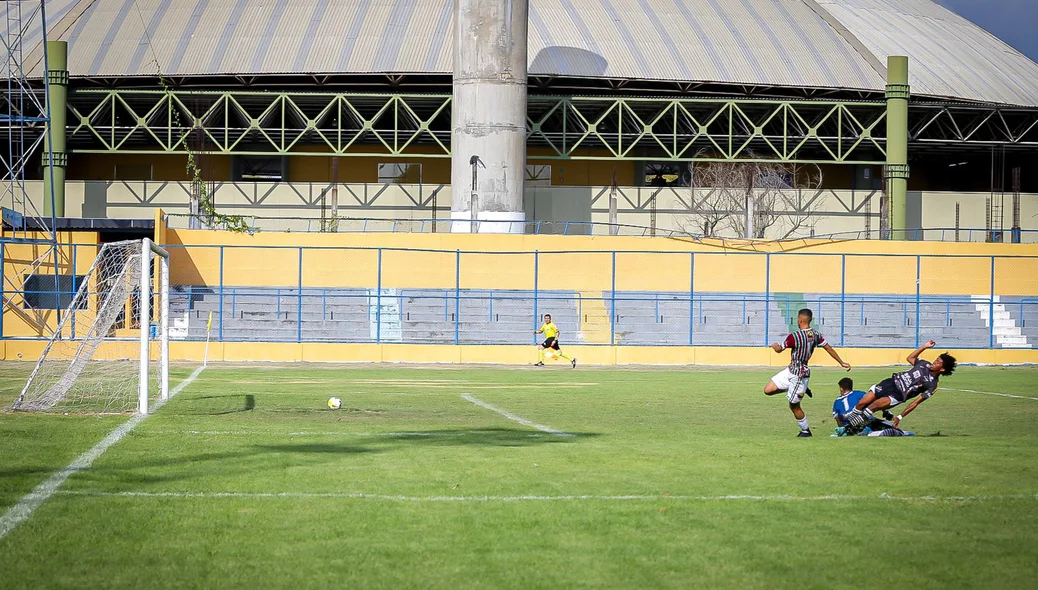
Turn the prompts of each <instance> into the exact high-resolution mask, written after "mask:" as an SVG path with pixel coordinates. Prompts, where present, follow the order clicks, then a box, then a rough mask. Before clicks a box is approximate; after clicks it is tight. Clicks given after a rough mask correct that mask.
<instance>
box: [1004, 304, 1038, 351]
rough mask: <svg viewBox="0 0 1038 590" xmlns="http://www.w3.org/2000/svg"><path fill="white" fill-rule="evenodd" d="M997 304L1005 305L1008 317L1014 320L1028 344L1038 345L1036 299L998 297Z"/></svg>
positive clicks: (1037, 308)
mask: <svg viewBox="0 0 1038 590" xmlns="http://www.w3.org/2000/svg"><path fill="white" fill-rule="evenodd" d="M999 302H1000V303H1002V304H1003V305H1005V308H1006V311H1008V312H1009V317H1011V318H1013V319H1014V320H1016V324H1017V325H1018V326H1020V333H1021V334H1023V335H1024V336H1026V337H1027V340H1028V341H1029V342H1030V343H1032V344H1034V345H1038V298H1035V297H1000V298H999Z"/></svg>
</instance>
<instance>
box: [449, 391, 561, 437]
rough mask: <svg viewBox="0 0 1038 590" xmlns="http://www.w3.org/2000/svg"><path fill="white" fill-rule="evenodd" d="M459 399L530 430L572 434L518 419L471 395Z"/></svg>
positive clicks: (556, 434) (464, 395)
mask: <svg viewBox="0 0 1038 590" xmlns="http://www.w3.org/2000/svg"><path fill="white" fill-rule="evenodd" d="M461 397H462V398H464V399H465V400H466V401H469V402H472V403H474V404H476V405H477V406H479V407H481V408H486V409H488V410H490V411H491V412H497V413H498V414H501V415H502V416H504V417H505V418H508V419H509V420H511V421H513V422H518V423H520V424H522V425H523V426H529V427H530V428H536V429H537V430H540V431H541V432H547V433H549V434H554V435H555V436H573V435H572V434H569V433H568V432H563V431H561V430H555V429H554V428H552V427H550V426H545V425H543V424H537V423H536V422H530V421H529V420H527V419H526V418H523V417H520V416H516V415H515V414H513V413H511V412H509V411H507V410H502V409H501V408H497V407H494V406H492V405H490V404H488V403H487V402H485V401H481V400H479V399H477V398H476V397H473V396H472V395H470V394H468V393H463V394H461Z"/></svg>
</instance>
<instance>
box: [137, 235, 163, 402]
mask: <svg viewBox="0 0 1038 590" xmlns="http://www.w3.org/2000/svg"><path fill="white" fill-rule="evenodd" d="M153 254H154V255H155V257H156V259H158V261H159V272H158V276H157V277H156V278H157V279H158V283H159V326H158V332H159V333H158V336H159V399H160V400H161V402H160V403H162V402H165V401H166V400H168V399H169V252H168V251H166V250H165V249H164V248H162V247H161V246H159V245H158V244H156V243H155V242H153V241H151V240H150V239H148V238H144V240H143V241H142V243H141V298H140V301H141V304H140V310H139V311H140V326H141V337H140V338H141V357H140V362H141V367H140V383H139V385H138V389H137V412H138V413H140V414H147V413H148V384H149V382H150V381H149V371H150V365H151V288H152V284H151V283H152V279H151V263H152V258H151V257H152V255H153Z"/></svg>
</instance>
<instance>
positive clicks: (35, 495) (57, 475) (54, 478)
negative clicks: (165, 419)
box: [0, 366, 205, 539]
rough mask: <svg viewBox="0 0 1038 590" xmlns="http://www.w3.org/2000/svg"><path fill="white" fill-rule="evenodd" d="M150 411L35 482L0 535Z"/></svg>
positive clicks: (2, 520)
mask: <svg viewBox="0 0 1038 590" xmlns="http://www.w3.org/2000/svg"><path fill="white" fill-rule="evenodd" d="M204 368H205V367H204V366H202V367H198V368H197V369H195V370H194V372H192V373H191V374H190V375H188V376H187V378H186V379H184V380H183V381H181V382H180V383H178V384H177V386H176V387H174V388H173V391H170V392H169V399H172V398H173V396H175V395H176V394H178V393H180V392H181V391H182V390H183V389H184V388H185V387H187V386H188V385H190V384H191V382H192V381H194V380H195V378H196V377H198V375H199V374H200V373H201V372H202V370H203V369H204ZM167 401H169V400H168V399H166V400H159V401H158V402H156V403H155V405H154V406H153V409H154V410H158V409H159V408H161V407H162V406H163V405H165V404H166V402H167ZM148 415H149V414H135V415H134V416H133V417H132V418H130V419H129V420H127V421H126V422H123V423H122V424H120V425H119V426H117V427H116V428H115V430H113V431H112V432H110V433H108V436H106V437H104V438H103V439H102V440H101V442H99V443H97V444H96V445H94V447H93V448H91V449H90V450H89V451H87V452H85V453H83V454H82V455H80V456H78V457H76V458H75V460H73V461H72V462H71V463H69V464H68V465H67V466H66V467H65V468H64V469H61V470H59V471H55V472H54V473H53V474H51V476H50V477H48V478H47V479H45V480H44V481H43V483H41V484H40V485H38V486H36V488H34V489H33V491H31V492H29V493H28V494H27V495H26V496H25V497H24V498H22V499H21V500H19V501H18V503H17V504H15V505H14V506H12V507H11V508H10V509H9V510H8V511H7V512H5V513H4V515H3V516H0V539H3V538H4V537H6V536H7V533H10V532H11V531H12V530H14V529H15V527H17V526H18V525H20V524H22V523H23V522H25V521H26V520H29V517H30V516H32V513H33V512H35V510H36V509H37V508H39V507H40V505H42V504H43V503H44V502H46V501H47V500H49V499H50V497H51V496H53V495H54V494H55V493H57V492H58V488H60V487H61V486H62V484H64V483H65V481H66V480H67V479H68V478H69V477H71V476H72V475H73V474H75V473H77V472H80V471H83V470H84V469H88V468H89V467H90V466H91V465H93V463H94V461H96V460H97V458H98V457H100V456H101V455H103V454H104V452H105V451H107V450H108V448H109V447H111V446H112V445H114V444H115V443H117V442H119V441H120V440H122V439H123V438H124V437H125V436H126V435H127V434H129V433H130V432H131V431H132V430H133V429H134V428H136V427H137V425H138V424H140V423H141V422H143V421H144V419H145V418H147V417H148Z"/></svg>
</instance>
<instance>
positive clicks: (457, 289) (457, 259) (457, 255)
mask: <svg viewBox="0 0 1038 590" xmlns="http://www.w3.org/2000/svg"><path fill="white" fill-rule="evenodd" d="M460 332H461V250H455V252H454V344H460V342H461V334H460Z"/></svg>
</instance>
